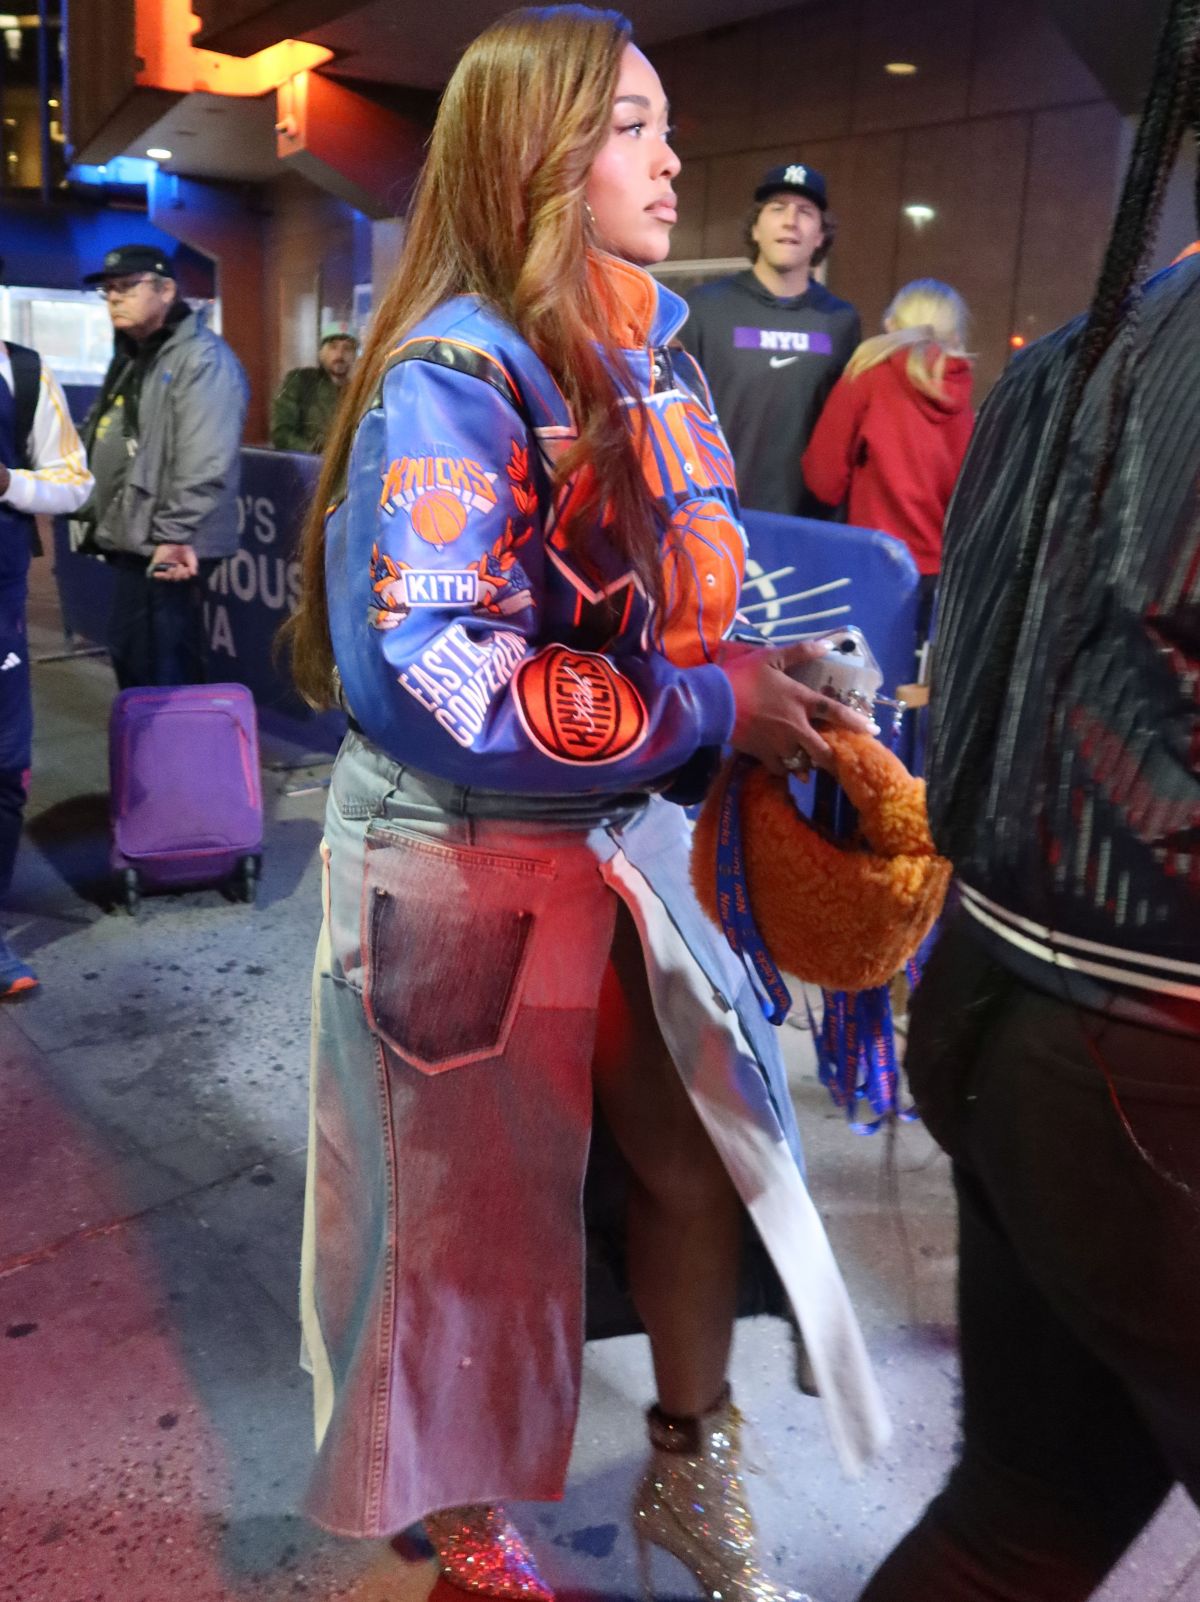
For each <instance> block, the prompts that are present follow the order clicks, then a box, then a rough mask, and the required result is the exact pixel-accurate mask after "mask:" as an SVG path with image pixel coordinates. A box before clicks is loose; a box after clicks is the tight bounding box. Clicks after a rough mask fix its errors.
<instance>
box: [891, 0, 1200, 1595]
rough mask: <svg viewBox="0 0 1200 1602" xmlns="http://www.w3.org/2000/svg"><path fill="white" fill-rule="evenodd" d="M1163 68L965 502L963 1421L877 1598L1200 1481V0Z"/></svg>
mask: <svg viewBox="0 0 1200 1602" xmlns="http://www.w3.org/2000/svg"><path fill="white" fill-rule="evenodd" d="M1152 83H1153V87H1152V89H1151V92H1150V96H1149V99H1148V102H1147V106H1146V110H1145V113H1144V116H1143V119H1142V122H1141V126H1140V129H1139V133H1138V137H1137V140H1136V142H1135V146H1134V151H1133V156H1132V160H1131V164H1130V169H1129V173H1128V176H1127V178H1126V182H1125V187H1124V191H1123V194H1122V199H1121V204H1120V209H1119V212H1118V216H1117V220H1116V224H1115V228H1114V232H1113V237H1112V240H1111V242H1110V245H1109V249H1108V252H1107V256H1106V259H1105V263H1104V267H1103V270H1102V273H1101V278H1100V283H1099V286H1098V289H1097V293H1096V298H1095V302H1094V304H1093V306H1092V309H1091V311H1090V312H1089V313H1088V315H1087V316H1086V317H1085V318H1082V319H1080V320H1079V321H1078V322H1076V323H1073V324H1070V325H1068V326H1067V327H1066V328H1064V329H1062V330H1060V331H1059V332H1058V333H1056V334H1053V335H1050V336H1049V337H1048V338H1046V339H1044V340H1042V341H1041V342H1040V343H1039V344H1038V345H1037V346H1035V347H1034V348H1033V349H1032V350H1031V351H1030V352H1028V353H1027V354H1026V355H1024V356H1023V357H1021V358H1020V359H1019V360H1018V361H1017V362H1016V363H1015V364H1014V365H1013V366H1012V367H1011V368H1010V369H1009V371H1008V373H1006V375H1005V377H1004V379H1003V380H1002V381H1001V383H1000V384H999V385H998V386H997V388H996V390H995V391H994V392H993V394H992V396H991V397H990V398H989V400H988V402H987V404H986V405H985V407H984V410H983V412H982V414H981V417H980V421H979V426H978V428H977V430H976V434H975V438H974V442H973V444H972V447H971V450H970V452H969V454H968V457H967V461H966V464H965V467H964V470H963V476H962V478H961V480H960V484H959V488H958V491H957V493H956V497H955V500H954V502H953V504H952V507H951V510H950V516H949V520H948V525H947V532H946V563H945V567H944V576H943V591H942V605H941V616H940V625H939V636H938V644H937V651H936V661H935V665H934V676H933V711H932V729H931V746H930V763H929V809H930V819H931V824H932V828H933V834H934V838H935V841H936V843H937V845H938V848H939V849H940V850H941V851H942V852H943V853H944V854H945V855H946V856H948V857H949V858H950V859H951V860H952V862H953V863H954V866H955V869H956V872H957V874H958V882H959V886H960V889H961V906H960V908H959V910H958V912H957V914H956V915H955V917H954V918H953V919H952V920H951V921H950V923H949V924H948V926H947V927H946V929H945V931H944V933H943V935H942V938H941V940H940V942H939V944H938V947H937V949H936V951H935V953H934V955H933V957H932V959H931V962H930V964H929V967H928V968H927V970H926V974H925V977H924V979H923V981H922V983H921V984H920V986H919V987H918V989H917V992H916V996H915V998H914V1004H913V1010H912V1018H911V1025H910V1032H909V1047H908V1059H907V1066H908V1071H909V1075H910V1080H911V1084H912V1089H913V1092H914V1095H915V1097H916V1100H917V1104H918V1106H919V1109H920V1111H921V1113H922V1115H923V1117H924V1118H925V1120H926V1122H927V1124H928V1126H929V1128H930V1130H931V1132H932V1133H933V1135H934V1136H935V1138H936V1139H937V1140H938V1141H939V1143H940V1144H941V1145H942V1146H943V1147H944V1148H945V1150H946V1151H947V1152H948V1153H949V1154H950V1156H951V1158H952V1159H953V1162H954V1174H955V1184H956V1191H957V1198H958V1210H959V1224H960V1230H959V1237H960V1245H959V1252H960V1259H959V1322H960V1339H961V1352H962V1373H963V1436H962V1444H961V1450H960V1456H959V1459H958V1462H957V1463H956V1465H955V1467H954V1469H953V1470H952V1472H951V1474H950V1477H949V1479H948V1481H947V1484H946V1486H945V1487H944V1489H943V1490H942V1492H941V1493H940V1495H939V1496H938V1497H937V1498H936V1499H935V1500H934V1501H933V1502H932V1503H931V1505H930V1506H929V1508H928V1509H927V1510H926V1512H925V1514H924V1516H923V1517H922V1519H921V1520H920V1521H919V1523H918V1524H917V1525H916V1527H915V1528H914V1529H913V1530H912V1531H911V1532H910V1533H909V1534H908V1536H907V1537H906V1538H905V1539H904V1540H903V1541H902V1542H901V1543H900V1545H899V1546H898V1547H897V1548H896V1550H895V1551H894V1552H893V1553H892V1554H891V1555H890V1557H888V1558H887V1559H886V1560H885V1561H884V1563H883V1564H882V1566H881V1567H880V1569H879V1570H878V1572H877V1573H876V1574H875V1576H874V1577H873V1578H872V1580H871V1581H870V1582H869V1583H868V1585H867V1588H866V1590H865V1592H864V1593H863V1597H862V1602H912V1599H913V1598H917V1597H931V1598H932V1597H936V1598H937V1599H938V1602H1000V1599H1003V1602H1080V1599H1083V1598H1086V1597H1088V1596H1091V1595H1092V1594H1093V1593H1094V1591H1095V1590H1096V1588H1097V1587H1098V1586H1099V1585H1100V1584H1101V1582H1102V1580H1103V1579H1104V1576H1105V1575H1106V1574H1107V1573H1108V1572H1109V1570H1110V1569H1111V1568H1112V1567H1113V1566H1114V1565H1115V1564H1116V1563H1117V1561H1118V1560H1119V1559H1120V1557H1121V1555H1122V1553H1123V1552H1124V1551H1125V1550H1126V1548H1127V1547H1128V1546H1129V1544H1130V1543H1131V1542H1132V1541H1133V1540H1134V1538H1135V1537H1136V1536H1137V1535H1138V1534H1139V1532H1140V1531H1141V1530H1142V1529H1143V1528H1144V1527H1145V1526H1146V1524H1147V1523H1148V1522H1149V1520H1150V1519H1151V1518H1152V1517H1153V1515H1154V1513H1155V1512H1156V1510H1157V1509H1158V1507H1159V1506H1160V1504H1161V1503H1162V1501H1163V1499H1164V1498H1165V1497H1166V1495H1167V1493H1168V1492H1169V1491H1170V1489H1171V1488H1172V1486H1173V1485H1175V1484H1180V1485H1182V1486H1184V1487H1185V1488H1186V1490H1187V1491H1188V1492H1189V1494H1190V1495H1191V1496H1192V1498H1193V1500H1194V1501H1197V1502H1200V1292H1198V1289H1197V1287H1198V1286H1200V693H1198V690H1197V685H1198V682H1200V421H1198V420H1197V416H1196V413H1195V410H1194V408H1193V407H1191V406H1189V405H1186V404H1181V401H1182V398H1183V397H1185V396H1188V395H1190V394H1194V393H1195V389H1196V386H1197V383H1198V382H1200V259H1198V258H1196V257H1190V258H1188V259H1186V260H1183V261H1181V262H1179V263H1177V264H1175V265H1173V266H1172V267H1171V268H1170V269H1168V270H1167V271H1166V272H1164V273H1162V274H1160V275H1159V276H1157V277H1155V278H1153V279H1151V280H1150V281H1149V282H1148V283H1146V284H1144V285H1143V284H1141V282H1140V279H1141V275H1142V265H1143V262H1144V261H1145V259H1146V257H1147V255H1148V253H1149V250H1150V247H1151V244H1152V242H1153V237H1154V230H1155V223H1156V220H1157V217H1158V213H1159V210H1160V207H1161V201H1162V195H1163V190H1164V186H1165V183H1166V180H1167V177H1168V175H1169V173H1170V170H1171V167H1172V164H1173V162H1174V158H1175V155H1176V153H1177V151H1178V148H1179V145H1180V142H1181V140H1182V137H1183V135H1184V133H1185V131H1186V129H1187V127H1188V125H1189V123H1191V124H1192V125H1195V123H1196V120H1197V112H1198V109H1200V98H1198V94H1197V88H1198V84H1200V3H1198V0H1172V3H1171V5H1170V7H1169V15H1168V19H1167V24H1166V28H1165V31H1164V34H1163V37H1162V40H1161V43H1160V45H1159V50H1158V56H1157V59H1156V63H1155V70H1154V77H1153V80H1152Z"/></svg>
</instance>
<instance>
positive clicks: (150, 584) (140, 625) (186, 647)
mask: <svg viewBox="0 0 1200 1602" xmlns="http://www.w3.org/2000/svg"><path fill="white" fill-rule="evenodd" d="M109 560H110V561H111V563H112V565H113V567H114V568H115V569H116V576H117V582H116V589H115V593H114V595H113V604H112V611H111V612H110V613H109V618H108V650H109V654H110V656H111V657H112V665H113V671H114V673H115V674H116V675H117V686H118V688H119V689H122V690H128V689H130V688H131V687H132V686H133V685H144V684H155V685H167V684H203V683H204V682H205V679H206V678H207V676H208V673H207V669H208V642H207V640H206V639H205V633H204V594H205V591H206V590H207V588H208V579H209V575H210V574H211V573H212V570H213V568H214V567H216V565H217V564H216V562H215V561H203V562H201V563H200V573H199V576H198V577H196V578H194V579H187V580H184V581H181V582H175V581H171V582H168V581H166V580H164V579H157V578H152V577H151V576H150V574H149V572H148V571H147V560H146V558H144V557H141V556H115V557H110V558H109Z"/></svg>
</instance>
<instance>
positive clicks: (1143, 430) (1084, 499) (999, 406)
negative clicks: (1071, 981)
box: [929, 258, 1200, 1027]
mask: <svg viewBox="0 0 1200 1602" xmlns="http://www.w3.org/2000/svg"><path fill="white" fill-rule="evenodd" d="M1081 329H1082V323H1081V322H1076V323H1073V324H1070V325H1068V326H1067V327H1066V328H1064V329H1062V330H1060V331H1059V332H1058V333H1057V334H1053V335H1051V336H1049V337H1048V338H1047V339H1045V340H1042V341H1041V342H1040V343H1039V344H1038V345H1036V346H1035V347H1033V348H1032V349H1031V350H1030V351H1029V352H1028V353H1027V354H1026V355H1024V356H1023V357H1021V358H1020V359H1019V360H1018V361H1017V362H1016V363H1015V364H1014V365H1013V366H1012V367H1011V368H1010V369H1009V371H1008V373H1007V374H1006V375H1005V377H1004V378H1003V379H1002V380H1001V382H1000V383H999V384H998V385H997V387H996V389H995V390H994V391H993V393H992V395H991V397H990V398H989V400H988V402H987V404H986V405H985V407H984V409H983V412H982V414H981V417H980V421H979V426H978V428H977V431H976V434H975V438H974V441H973V444H972V446H971V449H970V452H969V454H968V457H967V461H966V464H965V466H964V469H963V475H962V477H961V479H960V480H959V486H958V489H957V491H956V494H955V498H954V501H953V503H952V505H951V508H950V512H949V516H948V520H947V529H946V565H945V570H944V590H943V596H942V606H941V617H940V626H939V636H938V642H937V646H936V651H935V657H936V662H935V674H934V697H933V699H934V712H933V725H932V740H931V755H930V769H929V804H930V817H931V820H932V823H933V826H934V833H935V837H937V838H938V839H939V845H940V846H941V847H942V849H943V850H946V849H947V846H949V848H950V851H951V854H952V855H954V857H955V863H956V867H957V868H958V870H959V873H960V875H961V878H962V881H963V884H964V886H965V889H966V897H965V899H966V905H967V909H968V911H969V912H971V914H972V915H973V916H974V918H975V919H976V922H977V924H979V925H980V926H981V927H982V928H984V929H986V930H987V931H988V932H989V934H990V936H991V937H992V940H993V942H994V944H995V945H996V946H997V947H998V948H999V949H998V952H997V954H999V955H1003V953H1004V951H1005V950H1007V951H1008V953H1009V954H1010V957H1012V960H1013V962H1014V964H1015V965H1017V966H1020V967H1022V971H1025V972H1028V971H1029V966H1028V965H1029V964H1030V963H1041V964H1043V965H1045V967H1046V968H1048V969H1050V970H1058V976H1062V975H1072V976H1079V977H1080V979H1081V980H1084V981H1087V982H1089V983H1090V984H1092V985H1093V986H1095V987H1099V988H1100V989H1101V990H1107V991H1109V992H1110V993H1111V992H1116V993H1122V994H1123V993H1128V994H1130V995H1133V996H1135V997H1136V996H1139V995H1140V996H1142V997H1143V998H1145V997H1147V996H1148V995H1150V996H1152V997H1155V998H1165V999H1166V1001H1167V1002H1168V1003H1171V1002H1177V1003H1179V1004H1180V1006H1179V1011H1180V1012H1181V1014H1183V1015H1185V1016H1186V1017H1187V1018H1188V1019H1190V1020H1191V1021H1192V1023H1193V1025H1194V1026H1195V1027H1200V424H1198V422H1197V416H1196V410H1195V405H1194V396H1195V393H1196V388H1197V384H1198V383H1200V260H1198V259H1195V258H1193V259H1191V260H1188V261H1185V262H1183V263H1182V264H1180V265H1178V266H1176V267H1173V268H1171V269H1170V270H1168V271H1167V272H1165V273H1162V274H1160V275H1159V276H1158V277H1156V278H1155V279H1153V280H1151V282H1150V283H1149V284H1148V285H1147V286H1146V289H1145V293H1144V299H1143V302H1142V304H1141V308H1140V312H1139V313H1138V315H1137V317H1136V320H1135V321H1134V322H1133V324H1132V325H1131V326H1127V328H1126V330H1125V332H1124V334H1123V335H1122V336H1121V337H1119V338H1118V339H1117V340H1116V341H1115V342H1114V344H1113V345H1112V346H1111V347H1110V349H1109V351H1108V353H1107V354H1106V356H1105V357H1104V359H1103V361H1102V362H1101V364H1100V366H1099V368H1098V370H1097V371H1096V373H1095V374H1094V375H1093V377H1092V379H1091V380H1090V381H1089V384H1088V387H1087V389H1086V391H1085V394H1084V397H1083V401H1082V404H1081V406H1080V408H1079V411H1078V413H1077V415H1076V417H1075V419H1074V423H1073V426H1072V431H1071V438H1070V445H1069V449H1068V452H1067V457H1066V461H1065V465H1064V468H1063V471H1062V474H1061V476H1060V478H1059V481H1058V488H1057V491H1056V493H1055V497H1054V500H1053V502H1052V505H1051V508H1050V513H1049V517H1048V526H1047V533H1046V537H1045V539H1044V540H1043V549H1042V552H1041V555H1040V557H1039V559H1038V564H1037V567H1036V570H1035V573H1034V578H1033V585H1032V589H1031V591H1030V595H1029V598H1028V601H1027V604H1026V607H1025V612H1024V617H1023V622H1022V628H1021V636H1020V641H1019V644H1018V647H1017V650H1016V653H1015V655H1014V656H1013V659H1012V661H1011V663H1010V664H1009V665H1008V669H1007V671H1008V683H1007V690H1006V699H1005V703H1004V709H1003V713H1002V717H1001V723H1000V728H999V734H998V738H997V741H996V743H995V746H994V748H993V751H992V753H991V756H990V760H989V762H988V765H987V769H986V771H985V772H983V773H979V774H970V775H964V774H963V773H962V772H961V767H962V763H961V753H962V750H963V746H964V741H965V737H966V732H967V730H968V729H969V727H970V723H971V720H972V718H973V716H974V709H975V707H976V705H977V703H978V698H979V693H980V664H981V661H982V659H983V657H984V656H985V655H986V654H987V651H988V646H989V642H990V640H991V638H992V635H993V630H994V629H995V627H996V619H997V616H998V613H999V611H1000V607H1001V604H1002V601H1003V598H1004V595H1005V593H1006V590H1007V587H1008V585H1009V583H1010V581H1011V573H1012V569H1013V561H1014V551H1015V549H1016V546H1017V541H1018V537H1019V534H1020V531H1021V528H1022V526H1023V523H1024V520H1025V518H1026V517H1027V516H1028V515H1029V502H1030V487H1031V485H1032V483H1033V482H1034V480H1035V478H1036V476H1037V470H1038V465H1039V461H1040V453H1041V451H1042V450H1043V449H1044V448H1045V441H1046V439H1047V438H1048V437H1049V435H1050V434H1051V432H1052V422H1053V417H1054V414H1055V408H1056V406H1057V404H1058V402H1059V399H1060V397H1061V395H1062V394H1063V392H1064V381H1065V376H1066V374H1067V372H1068V370H1069V367H1070V361H1071V357H1072V355H1073V353H1074V350H1075V348H1076V344H1077V341H1078V338H1079V335H1080V332H1081ZM1110 438H1115V450H1114V454H1113V458H1112V460H1111V462H1109V463H1108V464H1106V468H1105V470H1103V471H1102V470H1101V463H1102V456H1103V454H1104V452H1105V447H1106V441H1107V440H1109V439H1110ZM1097 484H1100V485H1101V486H1102V487H1101V490H1100V495H1099V499H1098V500H1097V499H1096V491H1095V486H1096V485H1097ZM960 780H964V781H965V785H966V788H967V789H969V791H970V793H971V794H972V795H973V796H975V797H977V798H978V800H977V803H976V805H975V812H974V817H973V818H972V819H969V820H968V822H967V825H966V827H964V826H963V823H962V820H961V819H954V818H952V817H951V815H950V797H951V795H952V793H953V791H954V789H955V786H956V784H957V783H958V782H959V781H960ZM1016 953H1020V954H1021V957H1020V960H1019V961H1018V960H1017V959H1016V957H1015V956H1014V955H1013V954H1016ZM1055 987H1056V988H1057V987H1058V980H1057V978H1056V982H1055ZM1076 994H1079V990H1078V987H1076Z"/></svg>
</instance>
